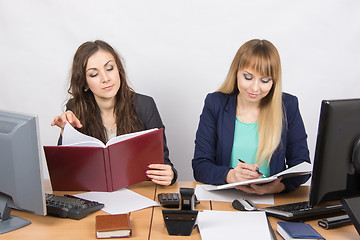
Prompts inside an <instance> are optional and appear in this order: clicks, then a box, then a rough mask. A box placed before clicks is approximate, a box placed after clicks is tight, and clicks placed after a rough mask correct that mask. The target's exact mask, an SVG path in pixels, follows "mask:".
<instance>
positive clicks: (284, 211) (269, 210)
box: [261, 201, 345, 221]
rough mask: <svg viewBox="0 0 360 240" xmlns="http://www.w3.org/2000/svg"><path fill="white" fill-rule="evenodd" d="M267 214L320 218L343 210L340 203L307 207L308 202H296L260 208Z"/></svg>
mask: <svg viewBox="0 0 360 240" xmlns="http://www.w3.org/2000/svg"><path fill="white" fill-rule="evenodd" d="M261 210H264V211H265V212H266V214H267V215H269V216H273V217H276V218H280V219H283V220H287V221H289V220H297V219H306V218H322V217H324V216H328V215H330V214H337V215H341V214H344V213H345V211H344V209H343V206H342V205H341V204H339V205H333V206H327V207H313V208H311V207H309V202H307V201H306V202H296V203H290V204H284V205H278V206H272V207H266V208H262V209H261Z"/></svg>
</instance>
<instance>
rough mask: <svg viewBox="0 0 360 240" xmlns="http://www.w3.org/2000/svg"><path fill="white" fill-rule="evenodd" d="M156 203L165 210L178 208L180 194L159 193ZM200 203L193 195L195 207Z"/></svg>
mask: <svg viewBox="0 0 360 240" xmlns="http://www.w3.org/2000/svg"><path fill="white" fill-rule="evenodd" d="M158 201H159V203H160V204H161V206H162V207H165V208H179V203H180V193H159V194H158ZM199 203H200V202H199V201H198V200H197V198H196V195H195V205H197V204H199Z"/></svg>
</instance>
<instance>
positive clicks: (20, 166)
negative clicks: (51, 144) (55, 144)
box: [0, 110, 46, 234]
mask: <svg viewBox="0 0 360 240" xmlns="http://www.w3.org/2000/svg"><path fill="white" fill-rule="evenodd" d="M37 121H38V120H37V117H36V116H30V115H26V114H20V113H13V112H9V111H1V110H0V153H1V154H0V218H1V219H0V234H1V233H5V232H9V231H12V230H15V229H18V228H21V227H23V226H26V225H28V224H30V222H29V221H27V220H25V219H21V218H19V217H16V216H13V215H11V214H10V212H11V208H13V209H17V210H21V211H29V212H32V213H34V214H38V215H46V203H45V192H44V188H43V181H42V179H43V178H42V176H43V175H42V169H43V168H42V161H41V157H40V144H39V137H38V136H39V134H38V122H37Z"/></svg>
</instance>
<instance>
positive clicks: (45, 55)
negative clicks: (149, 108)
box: [0, 0, 360, 180]
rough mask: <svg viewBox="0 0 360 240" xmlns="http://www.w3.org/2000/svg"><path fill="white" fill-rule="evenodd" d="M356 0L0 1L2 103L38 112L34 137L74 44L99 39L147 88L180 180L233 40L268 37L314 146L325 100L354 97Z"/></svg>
mask: <svg viewBox="0 0 360 240" xmlns="http://www.w3.org/2000/svg"><path fill="white" fill-rule="evenodd" d="M359 10H360V2H359V1H357V0H353V1H342V0H338V1H335V0H318V1H311V0H304V1H288V0H277V1H268V0H248V1H239V0H233V1H228V0H223V1H214V0H197V1H196V0H176V1H169V0H156V1H154V0H113V1H89V0H76V1H73V0H63V1H54V0H46V1H40V0H32V1H27V0H23V1H20V0H0V34H1V37H0V73H1V75H0V76H1V77H0V81H1V88H0V109H5V110H13V111H18V112H27V113H33V114H37V115H38V116H39V120H40V132H41V142H42V144H43V145H55V144H56V142H57V138H58V134H59V129H57V128H55V127H51V126H50V123H51V121H52V119H53V117H54V116H55V115H58V114H59V113H60V112H61V111H62V110H63V105H64V103H65V101H66V99H67V97H68V96H67V94H66V90H67V87H68V80H69V72H70V66H71V61H72V57H73V54H74V53H75V51H76V49H77V47H78V46H79V45H80V44H81V43H83V42H85V41H88V40H95V39H102V40H105V41H107V42H109V43H110V44H111V45H112V46H113V47H115V48H116V49H117V50H118V51H119V52H120V54H121V55H122V56H123V58H124V59H125V61H126V69H127V73H128V76H129V80H130V82H131V84H132V86H133V88H134V89H135V90H136V91H138V92H140V93H143V94H147V95H150V96H152V97H154V99H155V101H156V103H157V105H158V108H159V111H160V114H161V116H162V119H163V121H164V123H165V125H166V134H167V138H168V145H169V148H170V157H171V160H172V161H173V162H174V163H175V165H176V167H177V169H178V171H179V174H180V180H193V177H192V169H191V159H192V156H193V150H194V138H195V132H196V129H197V124H198V120H199V115H200V113H201V110H202V107H203V101H204V98H205V96H206V94H207V93H209V92H213V91H215V90H216V89H217V88H218V87H219V85H220V84H221V83H222V81H223V80H224V78H225V76H226V73H227V71H228V69H229V66H230V63H231V61H232V59H233V57H234V55H235V53H236V51H237V49H238V48H239V47H240V46H241V45H242V44H243V43H244V42H245V41H247V40H250V39H252V38H264V39H268V40H270V41H271V42H273V43H274V44H275V46H277V48H278V50H279V52H280V56H281V59H282V67H283V81H284V86H283V87H284V91H287V92H290V93H292V94H295V95H297V96H298V97H299V100H300V108H301V112H302V115H303V118H304V121H305V125H306V128H307V132H308V135H309V148H310V152H311V158H313V153H314V149H315V141H316V132H317V123H318V117H319V116H318V115H319V107H320V102H321V100H322V99H335V98H355V97H359V96H360V93H359V83H358V82H359V81H360V61H359V55H360V26H359V23H360V14H359Z"/></svg>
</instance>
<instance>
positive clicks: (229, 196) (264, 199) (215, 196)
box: [195, 185, 274, 205]
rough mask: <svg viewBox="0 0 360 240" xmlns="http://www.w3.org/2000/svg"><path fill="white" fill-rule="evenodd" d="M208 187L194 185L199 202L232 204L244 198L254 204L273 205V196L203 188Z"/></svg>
mask: <svg viewBox="0 0 360 240" xmlns="http://www.w3.org/2000/svg"><path fill="white" fill-rule="evenodd" d="M207 186H209V185H196V188H195V194H196V197H197V199H198V200H199V201H201V200H205V201H220V202H232V201H234V200H235V199H238V198H245V199H249V200H251V201H253V202H254V203H256V204H272V205H274V195H273V194H268V195H263V196H259V195H254V194H248V193H245V192H243V191H240V190H237V189H234V188H232V189H224V190H218V191H207V190H205V188H206V187H207Z"/></svg>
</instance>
